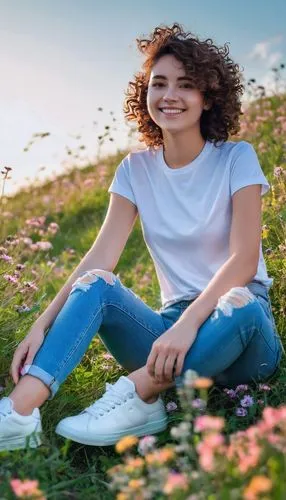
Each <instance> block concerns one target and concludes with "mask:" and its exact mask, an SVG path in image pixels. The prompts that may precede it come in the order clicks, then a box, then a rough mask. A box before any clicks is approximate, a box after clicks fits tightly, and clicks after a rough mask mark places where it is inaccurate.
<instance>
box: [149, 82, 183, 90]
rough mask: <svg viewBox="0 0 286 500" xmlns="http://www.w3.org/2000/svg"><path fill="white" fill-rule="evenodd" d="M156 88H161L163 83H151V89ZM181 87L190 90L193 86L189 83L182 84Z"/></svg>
mask: <svg viewBox="0 0 286 500" xmlns="http://www.w3.org/2000/svg"><path fill="white" fill-rule="evenodd" d="M158 86H159V87H162V86H164V84H163V83H153V87H158ZM182 87H187V88H189V89H192V88H193V85H192V84H191V83H183V84H182Z"/></svg>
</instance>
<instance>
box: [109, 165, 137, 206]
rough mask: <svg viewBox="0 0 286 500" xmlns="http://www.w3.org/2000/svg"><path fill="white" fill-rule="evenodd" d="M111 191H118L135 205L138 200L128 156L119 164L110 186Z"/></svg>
mask: <svg viewBox="0 0 286 500" xmlns="http://www.w3.org/2000/svg"><path fill="white" fill-rule="evenodd" d="M108 192H109V193H117V194H120V195H121V196H124V197H125V198H128V200H129V201H131V202H132V203H133V204H134V205H136V200H135V196H134V192H133V189H132V186H131V181H130V171H129V161H128V156H126V157H125V158H124V159H123V160H122V162H121V163H120V164H119V165H118V167H117V169H116V171H115V174H114V177H113V180H112V182H111V184H110V186H109V188H108Z"/></svg>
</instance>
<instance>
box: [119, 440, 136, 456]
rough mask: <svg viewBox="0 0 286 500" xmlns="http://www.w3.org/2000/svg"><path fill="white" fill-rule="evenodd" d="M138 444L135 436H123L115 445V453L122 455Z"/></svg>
mask: <svg viewBox="0 0 286 500" xmlns="http://www.w3.org/2000/svg"><path fill="white" fill-rule="evenodd" d="M137 443H138V438H137V437H136V436H125V437H123V438H121V439H120V440H119V441H118V443H116V445H115V449H116V451H117V453H124V452H125V451H126V450H128V449H129V448H132V446H134V445H135V444H137Z"/></svg>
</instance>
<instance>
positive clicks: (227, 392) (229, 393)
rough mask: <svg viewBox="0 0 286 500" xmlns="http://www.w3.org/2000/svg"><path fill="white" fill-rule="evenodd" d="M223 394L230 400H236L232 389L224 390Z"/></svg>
mask: <svg viewBox="0 0 286 500" xmlns="http://www.w3.org/2000/svg"><path fill="white" fill-rule="evenodd" d="M223 392H225V393H226V394H227V395H228V396H229V397H230V399H234V398H236V392H235V391H234V390H233V389H227V388H225V389H224V390H223Z"/></svg>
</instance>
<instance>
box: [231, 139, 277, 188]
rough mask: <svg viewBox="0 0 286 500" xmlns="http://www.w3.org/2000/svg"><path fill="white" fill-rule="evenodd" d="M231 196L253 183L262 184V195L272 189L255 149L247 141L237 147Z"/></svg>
mask: <svg viewBox="0 0 286 500" xmlns="http://www.w3.org/2000/svg"><path fill="white" fill-rule="evenodd" d="M230 170H231V172H230V192H231V196H232V195H233V194H234V193H235V192H236V191H238V190H239V189H241V188H243V187H245V186H251V185H252V184H261V186H262V187H261V196H263V195H264V194H265V193H267V191H269V189H270V185H269V183H268V181H267V179H266V177H265V175H264V173H263V171H262V168H261V166H260V163H259V160H258V157H257V154H256V152H255V149H254V148H253V146H252V145H251V144H249V143H248V142H246V141H241V142H239V143H238V145H237V146H236V147H235V154H234V157H233V161H232V163H231V167H230Z"/></svg>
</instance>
